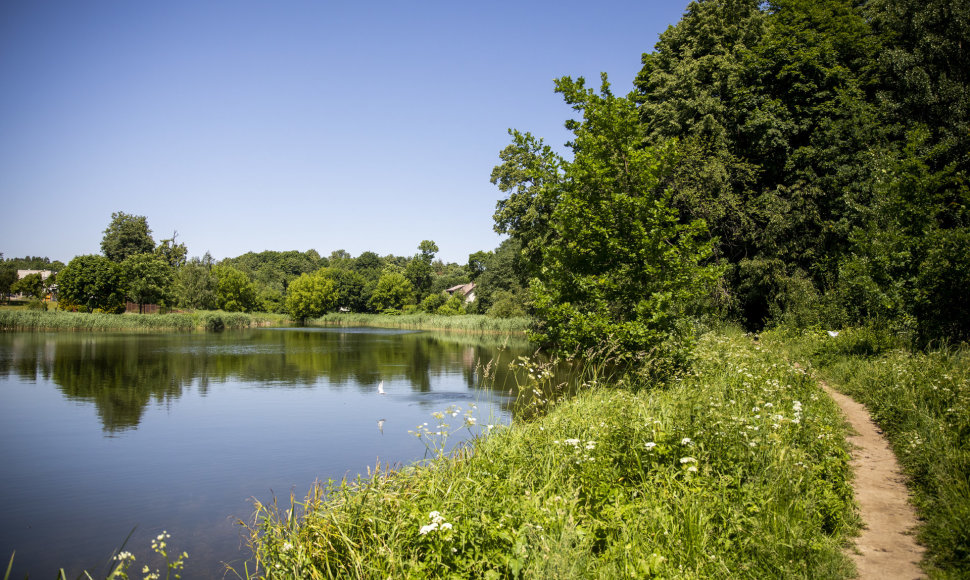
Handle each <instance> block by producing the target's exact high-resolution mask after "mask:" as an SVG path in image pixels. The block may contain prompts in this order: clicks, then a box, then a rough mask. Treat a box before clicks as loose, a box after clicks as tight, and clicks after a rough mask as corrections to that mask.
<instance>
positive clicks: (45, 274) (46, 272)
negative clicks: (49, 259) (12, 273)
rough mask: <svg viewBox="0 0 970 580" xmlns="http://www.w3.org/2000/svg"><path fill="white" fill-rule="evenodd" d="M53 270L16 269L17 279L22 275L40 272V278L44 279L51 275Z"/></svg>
mask: <svg viewBox="0 0 970 580" xmlns="http://www.w3.org/2000/svg"><path fill="white" fill-rule="evenodd" d="M53 273H54V272H52V271H50V270H17V279H18V280H20V279H21V278H23V277H24V276H30V275H31V274H40V279H41V280H46V279H48V278H50V277H51V274H53Z"/></svg>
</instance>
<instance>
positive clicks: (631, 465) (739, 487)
mask: <svg viewBox="0 0 970 580" xmlns="http://www.w3.org/2000/svg"><path fill="white" fill-rule="evenodd" d="M697 356H698V360H697V366H696V370H695V372H694V373H693V374H692V375H690V376H687V377H684V378H683V379H682V380H680V381H678V382H676V384H675V385H674V386H671V387H668V388H665V389H653V390H651V389H641V390H639V392H637V393H633V392H631V391H629V390H622V391H621V390H617V389H611V388H608V387H606V386H603V385H587V388H586V390H585V391H584V392H583V394H581V395H579V396H578V397H576V398H574V399H571V400H568V401H562V402H559V403H558V404H556V405H549V407H550V408H551V409H552V411H550V412H549V413H548V414H546V415H544V416H542V417H540V418H539V419H536V420H533V421H529V422H517V423H514V424H513V425H511V426H500V427H494V428H489V426H487V425H484V424H485V423H487V422H488V421H489V419H488V418H484V417H482V418H474V417H461V416H458V417H454V418H453V417H451V416H449V415H447V414H439V415H438V416H437V417H436V418H437V420H438V421H439V422H441V423H446V422H449V421H451V422H452V425H451V426H450V427H443V426H440V425H439V426H438V427H435V428H432V429H430V430H423V431H422V437H423V438H425V440H426V442H428V444H429V448H430V449H432V450H436V449H438V446H437V441H438V440H439V438H440V437H439V436H437V435H435V433H437V432H439V431H444V432H447V431H448V430H449V429H451V430H454V429H456V428H467V429H471V430H474V431H475V432H476V433H478V438H477V439H476V440H475V442H474V444H472V445H470V446H469V447H467V448H465V449H464V450H463V451H462V452H460V453H457V454H455V455H452V456H444V455H439V457H438V458H437V459H435V460H432V461H429V462H427V463H424V464H421V465H417V466H409V467H405V468H402V469H398V470H395V471H391V472H388V471H381V473H380V474H378V473H376V471H375V473H373V474H372V475H371V476H370V477H365V478H359V479H357V480H356V481H352V482H344V483H340V484H338V483H329V484H325V485H321V486H318V487H317V488H316V490H315V491H314V492H313V493H311V494H310V496H309V497H308V498H307V499H306V500H305V502H303V503H301V504H299V505H295V506H283V508H287V509H283V508H280V509H276V508H275V507H274V506H266V505H258V506H257V512H256V517H255V519H254V522H253V525H252V528H251V532H252V541H253V547H254V551H255V554H256V556H257V561H258V564H259V569H258V570H257V571H256V573H255V574H254V575H255V576H259V577H266V578H338V577H339V578H347V577H350V578H386V577H394V578H425V577H462V578H465V577H475V578H516V577H519V578H575V577H593V578H596V577H603V578H620V577H697V578H765V577H772V578H778V577H803V578H815V577H825V578H839V577H850V576H851V572H852V570H851V564H850V563H849V562H848V561H847V559H846V558H845V556H844V555H843V553H842V551H841V546H842V545H843V543H844V542H845V540H846V535H847V534H849V533H851V532H852V531H853V530H854V526H855V517H854V515H853V514H854V512H853V510H852V506H851V496H852V491H851V487H850V484H849V481H848V479H849V469H848V466H847V462H848V453H847V451H846V446H845V440H844V436H845V432H844V425H843V422H842V419H841V415H840V414H839V411H838V409H837V407H836V406H835V404H834V403H833V402H832V401H831V400H830V399H828V398H827V397H825V396H824V394H823V393H822V391H821V390H820V389H819V388H818V386H817V384H816V383H815V381H814V380H812V379H811V378H810V377H809V376H808V375H807V374H806V373H805V372H804V371H801V370H799V369H796V368H794V367H793V366H791V365H789V364H788V363H786V362H785V361H784V360H783V359H781V358H780V357H778V356H775V355H772V354H769V353H767V352H765V351H763V350H760V349H759V347H756V346H755V345H753V344H752V342H751V341H750V340H749V339H748V338H747V337H745V336H744V335H742V334H740V333H733V334H729V335H727V336H724V335H721V336H715V335H707V336H705V337H704V338H703V340H702V341H701V343H700V346H699V349H698V353H697ZM535 380H536V381H538V382H537V383H536V384H534V385H528V386H529V387H535V388H536V389H537V390H540V391H542V390H544V389H545V388H547V387H548V385H545V384H543V383H544V381H547V380H548V378H547V375H546V374H544V373H541V372H539V373H536V379H535ZM476 419H477V420H476ZM433 420H435V419H432V418H429V421H433ZM291 508H292V509H291ZM249 572H250V573H252V571H249Z"/></svg>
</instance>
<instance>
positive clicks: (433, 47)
mask: <svg viewBox="0 0 970 580" xmlns="http://www.w3.org/2000/svg"><path fill="white" fill-rule="evenodd" d="M686 5H687V1H686V0H677V1H667V0H660V1H643V0H640V1H626V0H601V1H599V2H595V3H594V2H589V1H588V0H587V1H584V2H575V1H572V0H558V1H554V2H553V1H542V2H529V1H526V0H520V1H515V2H507V1H504V0H499V1H491V0H482V1H478V2H474V1H472V2H469V1H461V0H449V1H447V2H444V1H440V2H439V1H437V0H432V1H423V0H418V1H411V2H401V1H389V0H388V1H384V0H377V1H375V0H370V1H368V0H363V1H358V2H333V1H327V0H320V1H297V0H280V1H272V2H270V1H258V2H257V1H249V0H233V1H231V2H230V1H225V0H219V1H217V0H211V1H199V0H191V1H189V0H165V1H153V2H141V1H131V0H85V1H84V2H78V1H75V0H51V1H43V2H31V1H13V2H3V3H0V216H2V217H0V252H2V253H3V255H4V257H6V258H13V257H21V256H24V255H33V256H49V257H50V258H51V259H52V260H61V261H63V262H65V263H66V262H67V261H69V260H70V259H71V258H72V257H74V256H76V255H80V254H90V253H98V252H100V242H101V237H102V234H103V231H104V229H105V228H106V227H107V225H108V223H109V222H110V219H111V214H112V212H115V211H124V212H126V213H129V214H135V215H143V216H145V217H147V218H148V224H149V226H150V227H151V228H152V231H153V235H154V237H155V239H156V241H157V240H159V239H161V238H166V237H170V236H171V234H172V232H173V231H174V230H177V231H178V233H179V238H178V239H179V241H180V242H183V243H185V244H186V245H187V246H188V249H189V255H191V256H196V255H202V254H203V253H205V252H206V251H209V252H211V253H212V255H213V256H214V257H215V258H216V259H222V258H225V257H229V256H238V255H240V254H243V253H245V252H248V251H256V252H259V251H263V250H300V251H304V250H308V249H311V248H313V249H316V250H317V251H318V252H320V253H321V254H322V255H324V256H326V255H329V254H330V252H331V251H333V250H337V249H345V250H347V251H348V252H350V253H351V254H352V255H354V256H356V255H359V254H360V253H361V252H363V251H367V250H370V251H374V252H377V253H378V254H381V255H385V254H396V255H413V254H414V253H416V252H417V251H418V250H417V246H418V243H420V242H421V240H425V239H430V240H434V241H435V242H436V243H437V244H438V247H439V248H440V252H439V253H438V257H440V258H442V259H444V260H445V261H454V262H459V263H464V262H465V261H467V258H468V254H470V253H472V252H475V251H478V250H491V249H494V248H495V247H496V246H497V245H498V244H499V243H500V241H501V238H500V237H499V236H498V235H497V234H495V233H494V232H493V230H492V213H493V212H494V210H495V202H496V201H497V200H498V199H499V197H500V196H501V193H500V192H499V191H498V189H497V188H496V187H495V186H494V185H492V184H491V183H489V174H490V172H491V170H492V167H493V166H494V165H495V164H496V163H497V162H498V153H499V151H500V150H501V149H502V148H503V147H505V146H506V145H507V144H508V143H509V136H508V134H507V130H508V129H509V128H510V127H514V128H516V129H519V130H522V131H530V132H532V133H533V134H535V135H537V136H540V137H543V138H544V139H545V140H546V142H547V143H549V144H551V145H553V146H556V147H557V148H560V150H561V146H562V144H563V143H565V141H567V140H568V137H569V135H568V133H567V132H566V131H565V129H564V128H563V122H564V121H565V120H566V119H568V118H569V117H570V116H571V113H573V111H572V110H571V109H570V108H569V107H568V106H566V105H565V104H563V103H562V99H561V97H560V96H559V95H557V94H555V93H554V92H553V79H555V78H558V77H561V76H565V75H569V76H573V77H577V76H584V77H586V79H587V80H588V81H589V82H590V84H591V85H592V86H594V87H598V86H599V74H600V72H606V73H608V74H609V76H610V81H611V83H612V84H613V87H614V91H615V92H617V93H625V92H627V91H628V90H630V89H632V84H631V83H632V81H633V78H634V76H635V75H636V73H637V71H638V70H639V68H640V55H641V54H642V53H643V52H651V51H652V50H653V46H654V44H655V43H656V41H657V38H658V35H659V34H660V33H661V32H662V31H663V30H665V29H666V28H667V27H668V26H670V25H672V24H674V23H676V22H677V21H678V20H679V19H680V17H681V16H682V14H683V11H684V9H685V8H686Z"/></svg>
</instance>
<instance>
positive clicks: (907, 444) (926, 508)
mask: <svg viewBox="0 0 970 580" xmlns="http://www.w3.org/2000/svg"><path fill="white" fill-rule="evenodd" d="M762 340H763V341H764V342H765V343H766V344H769V343H771V344H774V345H776V346H775V348H778V349H779V350H780V349H786V350H787V351H788V352H789V356H790V357H791V358H792V359H800V360H803V361H811V364H812V366H813V367H814V370H815V371H816V372H817V373H818V374H819V375H820V376H821V377H822V378H824V379H825V380H826V381H828V382H829V383H830V384H831V385H832V386H833V387H835V388H837V389H838V390H840V391H842V392H844V393H846V394H848V395H850V396H851V397H853V398H855V399H856V400H858V401H859V402H861V403H863V404H865V406H866V407H867V408H868V410H869V413H870V414H871V415H872V418H873V419H874V420H875V421H876V423H877V424H878V425H879V426H880V428H882V430H883V431H884V432H885V433H886V436H887V437H888V438H889V441H890V444H891V445H892V448H893V450H894V452H895V453H896V457H897V458H898V459H899V461H900V463H901V464H902V466H903V468H904V470H905V472H906V474H907V475H908V476H909V486H910V489H911V491H912V493H913V499H914V503H915V504H916V507H917V509H918V512H919V515H920V517H921V518H922V520H923V521H922V525H921V527H920V528H921V529H920V532H919V536H918V537H919V540H920V541H921V543H923V544H924V545H925V546H926V547H927V556H926V562H924V568H926V569H927V572H928V573H929V575H930V576H931V577H933V578H968V577H970V349H968V348H967V347H966V345H964V346H962V347H959V348H949V349H941V350H937V351H933V352H914V351H911V350H909V349H908V348H904V345H905V342H904V341H903V340H900V339H897V338H896V337H894V336H892V335H891V334H889V333H887V332H886V331H884V330H879V329H878V328H873V327H866V328H850V329H845V330H842V331H841V332H839V334H838V336H835V337H832V336H829V335H828V333H827V332H823V331H818V330H815V331H811V330H809V331H790V330H788V331H786V330H779V331H775V332H770V333H766V334H764V335H763V336H762Z"/></svg>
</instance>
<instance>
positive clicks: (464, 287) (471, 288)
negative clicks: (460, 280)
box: [445, 282, 476, 304]
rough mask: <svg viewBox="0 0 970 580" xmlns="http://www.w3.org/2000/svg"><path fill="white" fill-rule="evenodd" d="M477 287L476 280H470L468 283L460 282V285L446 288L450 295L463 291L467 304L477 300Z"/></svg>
mask: <svg viewBox="0 0 970 580" xmlns="http://www.w3.org/2000/svg"><path fill="white" fill-rule="evenodd" d="M475 288H476V284H475V283H474V282H469V283H468V284H459V285H458V286H452V287H451V288H448V289H447V290H445V292H447V293H448V296H454V295H455V292H461V293H462V294H464V295H465V304H468V303H469V302H474V301H475Z"/></svg>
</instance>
